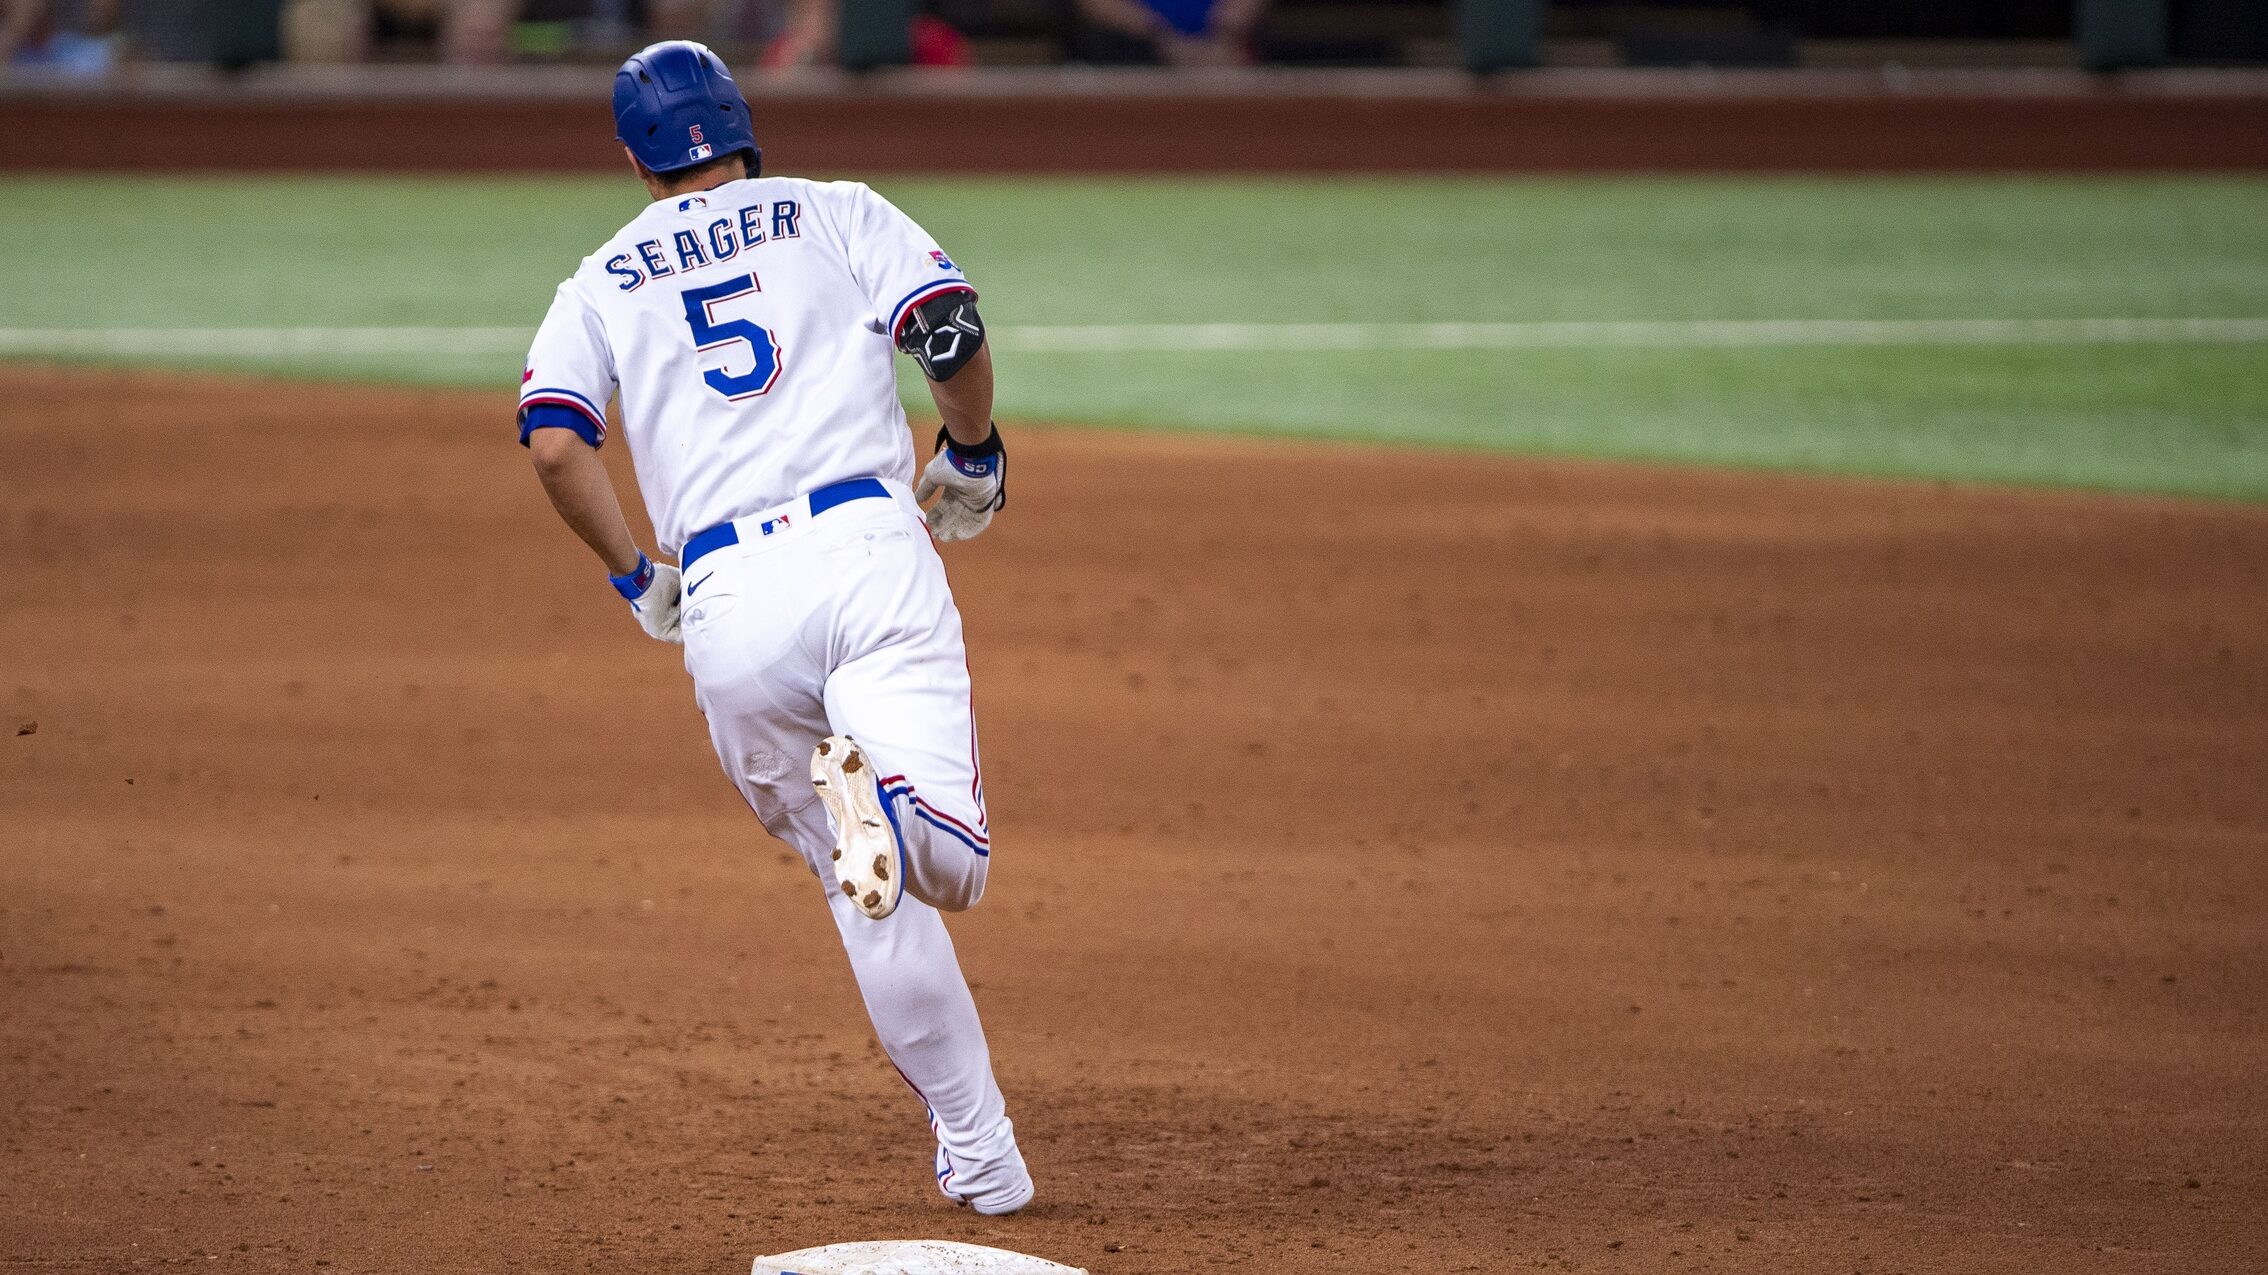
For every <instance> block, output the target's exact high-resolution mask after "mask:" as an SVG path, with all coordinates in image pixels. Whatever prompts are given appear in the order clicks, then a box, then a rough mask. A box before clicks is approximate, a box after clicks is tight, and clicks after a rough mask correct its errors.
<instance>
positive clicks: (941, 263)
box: [929, 252, 960, 270]
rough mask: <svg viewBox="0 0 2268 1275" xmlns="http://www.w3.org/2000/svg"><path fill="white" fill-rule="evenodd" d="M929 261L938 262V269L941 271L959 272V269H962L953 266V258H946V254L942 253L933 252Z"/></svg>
mask: <svg viewBox="0 0 2268 1275" xmlns="http://www.w3.org/2000/svg"><path fill="white" fill-rule="evenodd" d="M929 259H930V260H931V261H934V262H936V263H937V268H938V269H939V270H958V269H960V267H959V266H956V265H954V264H953V259H952V258H951V257H948V256H946V255H945V254H944V253H942V252H932V253H930V254H929Z"/></svg>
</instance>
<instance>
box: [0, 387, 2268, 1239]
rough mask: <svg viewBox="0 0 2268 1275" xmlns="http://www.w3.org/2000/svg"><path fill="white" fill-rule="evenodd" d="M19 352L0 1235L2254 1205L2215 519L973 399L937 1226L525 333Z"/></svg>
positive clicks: (1647, 1219)
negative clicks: (425, 385) (571, 447)
mask: <svg viewBox="0 0 2268 1275" xmlns="http://www.w3.org/2000/svg"><path fill="white" fill-rule="evenodd" d="M0 392H4V393H5V396H6V400H7V401H8V402H9V404H10V410H9V411H8V412H7V413H6V414H5V415H4V416H0V449H4V453H5V455H6V456H7V457H8V462H7V474H8V479H7V490H8V500H7V502H6V506H5V510H4V513H0V551H4V552H5V554H6V556H7V560H8V561H10V562H12V563H15V564H16V567H17V569H16V571H15V572H14V573H13V574H12V575H11V577H10V578H11V581H12V584H13V587H11V588H10V589H9V591H8V592H9V596H10V602H9V603H8V605H7V606H6V608H5V609H4V610H0V909H4V910H0V988H4V989H5V991H4V995H5V998H6V1005H7V1012H6V1014H5V1015H4V1016H0V1095H4V1097H0V1113H4V1119H5V1125H4V1128H5V1134H4V1136H0V1200H4V1201H5V1205H4V1206H0V1258H4V1259H5V1260H6V1262H7V1264H8V1265H9V1266H10V1267H12V1268H14V1269H20V1270H48V1269H54V1270H106V1271H109V1270H120V1271H122V1270H130V1269H142V1268H144V1267H156V1266H166V1265H181V1264H193V1265H194V1266H195V1267H196V1268H197V1269H199V1270H209V1271H236V1270H243V1271H309V1270H314V1269H316V1268H318V1267H325V1266H327V1269H330V1270H338V1271H358V1272H359V1271H370V1272H406V1271H452V1272H498V1271H510V1270H528V1271H545V1272H559V1271H584V1270H589V1271H609V1272H611V1271H623V1272H631V1271H662V1270H666V1271H672V1272H694V1271H713V1272H719V1273H723V1272H738V1271H741V1270H744V1269H746V1264H747V1261H748V1258H749V1256H750V1255H751V1254H754V1253H759V1252H776V1251H781V1250H786V1249H792V1248H795V1247H798V1246H802V1245H807V1244H814V1243H820V1242H826V1241H832V1240H842V1239H851V1238H863V1237H875V1236H892V1235H930V1236H937V1237H944V1238H958V1239H967V1240H973V1241H978V1242H986V1243H993V1244H1003V1245H1007V1246H1010V1247H1016V1248H1022V1249H1027V1250H1030V1251H1035V1252H1039V1253H1043V1254H1047V1255H1050V1256H1054V1257H1057V1258H1059V1259H1062V1260H1066V1261H1070V1262H1073V1263H1077V1264H1081V1265H1085V1266H1089V1267H1091V1268H1092V1269H1093V1270H1095V1271H1097V1272H1107V1273H1128V1275H1131V1273H1136V1272H1144V1273H1148V1272H1161V1271H1177V1270H1248V1271H1268V1272H1274V1271H1324V1270H1331V1271H1345V1270H1364V1271H1400V1270H1407V1271H1418V1272H1434V1271H1506V1270H1521V1269H1529V1268H1532V1267H1543V1268H1550V1269H1576V1270H1595V1271H1629V1272H1660V1271H1678V1270H1709V1269H1716V1270H1741V1271H1801V1272H1818V1271H1864V1272H1877V1271H1884V1272H1887V1271H1925V1270H1926V1271H1995V1270H2035V1271H2051V1270H2052V1271H2101V1272H2121V1273H2130V1272H2183V1273H2185V1275H2186V1273H2190V1272H2212V1271H2227V1272H2235V1271H2245V1270H2259V1269H2261V1268H2262V1266H2263V1264H2264V1263H2268V1241H2264V1239H2263V1228H2262V1226H2261V1218H2262V1216H2263V1203H2264V1200H2268V1169H2264V1166H2268V1124H2264V1120H2268V1117H2264V1116H2263V1112H2264V1111H2268V1101H2264V1100H2268V951H2264V950H2263V937H2262V935H2263V931H2262V929H2261V916H2262V914H2263V910H2264V907H2268V853H2264V852H2268V785H2264V784H2263V782H2262V772H2261V759H2262V758H2263V757H2264V756H2268V611H2264V609H2263V608H2262V607H2261V605H2260V599H2261V597H2262V588H2263V584H2264V581H2263V574H2264V573H2268V511H2263V510H2261V509H2257V508H2240V507H2227V506H2214V505H2206V504H2184V503H2177V502H2160V501H2151V500H2138V499H2136V500H2128V499H2109V498H2100V497H2088V496H2081V495H2066V494H2048V493H2028V494H2011V493H2006V492H1997V491H1970V490H1958V489H1944V488H1938V487H1932V486H1927V485H1903V484H1871V483H1856V482H1827V481H1811V480H1801V479H1794V478H1775V477H1756V476H1736V475H1725V474H1716V473H1708V472H1698V471H1662V470H1649V469H1644V468H1625V467H1606V466H1589V465H1578V464H1561V463H1538V462H1529V461H1516V460H1505V459H1489V458H1480V457H1470V456H1449V455H1405V454H1399V453H1396V452H1392V451H1385V450H1357V449H1341V448H1333V447H1324V446H1302V445H1290V444H1284V445H1266V444H1259V443H1245V442H1225V441H1201V440H1194V439H1178V438H1165V437H1143V436H1125V435H1101V434H1086V433H1077V432H1069V431H1054V430H1044V429H1038V428H1025V429H1019V430H1015V431H1014V432H1013V437H1014V445H1015V447H1016V449H1017V470H1016V483H1017V489H1016V500H1015V503H1014V505H1013V507H1012V508H1011V509H1010V511H1009V513H1008V514H1007V515H1006V516H1005V517H1004V519H1003V520H1002V521H1001V522H1000V523H999V524H998V525H997V527H996V528H995V531H994V532H993V534H991V535H988V536H987V537H986V538H985V539H983V540H982V541H979V542H977V543H975V544H973V545H969V546H965V547H955V548H953V549H952V550H951V551H950V552H949V554H948V560H949V562H950V564H951V566H952V568H953V570H954V573H955V578H956V584H957V587H958V590H959V592H960V594H961V597H962V601H963V605H964V608H965V610H966V612H967V617H968V622H969V627H970V631H971V638H972V654H973V656H974V662H975V670H976V674H977V684H978V688H979V689H978V701H979V711H980V715H981V717H982V720H983V724H984V732H985V751H986V760H987V763H988V765H987V772H988V778H989V780H990V783H989V785H988V788H989V792H990V796H991V799H992V803H993V814H994V817H995V829H996V833H997V837H998V843H999V846H1000V853H999V861H998V867H997V869H996V871H995V873H994V878H993V887H992V892H991V893H990V894H989V895H988V897H987V899H986V901H985V903H984V905H983V906H982V907H980V908H979V909H978V910H977V911H976V912H974V913H972V914H971V915H969V916H968V917H966V918H963V919H962V920H961V921H960V922H959V923H958V925H957V929H956V933H957V935H958V937H959V940H960V943H961V947H962V952H963V956H964V959H965V961H966V963H967V966H968V968H969V970H970V972H971V975H972V977H973V978H974V980H975V981H976V983H977V984H978V1000H979V1003H980V1005H981V1006H982V1008H983V1009H984V1012H985V1014H986V1016H987V1019H988V1021H989V1023H990V1025H991V1028H992V1031H993V1034H994V1044H995V1048H996V1051H997V1054H998V1057H999V1062H1000V1068H1001V1072H1002V1077H1003V1081H1004V1083H1005V1085H1006V1087H1007V1089H1008V1092H1009V1095H1010V1102H1011V1106H1012V1110H1013V1111H1014V1114H1015V1115H1016V1117H1017V1121H1018V1127H1019V1129H1020V1130H1021V1131H1022V1133H1023V1136H1024V1138H1025V1141H1026V1147H1027V1150H1028V1153H1029V1155H1030V1157H1031V1159H1032V1162H1033V1164H1034V1166H1035V1168H1036V1170H1037V1171H1038V1174H1039V1176H1040V1184H1041V1196H1040V1203H1039V1204H1038V1205H1037V1206H1036V1207H1035V1208H1034V1209H1033V1210H1031V1212H1030V1213H1029V1214H1028V1215H1027V1216H1025V1217H1022V1218H1017V1219H1009V1220H1001V1221H989V1220H985V1219H980V1218H976V1217H973V1216H971V1215H969V1214H967V1213H965V1212H959V1211H955V1210H953V1209H951V1208H949V1207H948V1206H947V1205H946V1204H945V1203H944V1202H943V1201H942V1200H940V1199H938V1198H937V1196H936V1195H935V1193H934V1191H933V1189H932V1188H931V1186H930V1184H929V1181H928V1163H929V1143H928V1140H927V1137H926V1134H925V1132H924V1130H923V1128H922V1124H921V1113H920V1110H919V1108H918V1107H917V1106H916V1105H915V1103H914V1101H913V1099H912V1098H910V1097H902V1096H901V1094H900V1092H899V1086H898V1082H897V1081H896V1080H895V1079H894V1078H893V1076H892V1075H891V1072H890V1069H889V1067H888V1066H887V1065H886V1064H885V1063H884V1061H883V1060H882V1059H881V1058H880V1057H879V1056H878V1055H877V1053H876V1051H875V1049H874V1048H873V1046H872V1045H871V1044H870V1043H869V1035H868V1031H867V1027H866V1025H865V1022H864V1020H863V1017H862V1015H861V1013H860V1011H859V1008H858V1004H857V1001H856V998H855V994H854V991H853V988H852V985H851V983H850V980H849V978H848V976H847V973H846V970H845V968H844V963H843V961H842V958H841V956H840V954H839V951H838V949H837V948H836V946H835V944H834V941H833V936H832V933H831V930H830V927H829V924H828V922H827V920H826V917H825V915H824V913H823V911H822V906H821V903H820V900H819V898H818V897H817V890H816V886H815V885H814V884H813V883H812V882H811V880H810V878H809V877H808V876H807V875H805V874H804V872H803V871H802V869H801V868H800V867H799V866H793V865H791V864H790V863H789V862H788V861H787V859H788V856H787V854H786V853H785V851H784V850H782V849H780V848H779V847H776V846H774V845H772V844H770V843H768V842H767V841H766V840H765V839H764V838H763V836H762V833H761V831H760V830H759V829H758V828H757V827H756V825H755V824H754V823H753V822H752V821H750V820H749V818H748V817H747V815H746V813H745V811H744V810H742V809H741V807H740V805H739V803H738V801H737V800H736V799H735V798H734V796H733V794H732V792H731V790H730V789H729V788H728V787H727V786H726V785H725V784H724V782H723V781H722V780H721V778H719V777H718V775H717V774H716V768H715V763H714V761H713V760H712V759H711V758H710V757H709V756H708V754H707V751H706V745H705V742H704V736H703V733H702V731H701V729H700V723H699V719H698V715H697V713H696V712H695V710H694V708H693V706H692V702H691V697H690V695H689V693H688V689H687V686H686V683H685V680H684V676H683V674H682V672H681V671H680V670H679V669H678V668H677V667H676V664H675V660H674V658H673V652H671V651H670V650H668V649H666V648H663V647H660V646H657V645H653V644H650V643H646V642H644V641H643V640H642V639H641V638H640V637H639V636H638V635H637V633H636V631H635V628H634V627H633V626H632V625H631V623H630V622H629V620H628V619H627V618H626V617H625V616H624V615H622V614H621V613H620V607H619V606H618V605H616V604H614V603H613V601H612V598H611V595H610V594H608V593H607V592H606V591H605V589H604V587H603V582H601V581H599V580H598V578H597V573H596V572H595V571H594V569H593V568H592V565H591V564H590V562H589V561H588V560H587V559H586V557H585V556H584V554H583V552H582V550H581V549H580V548H579V547H578V546H576V545H575V544H573V543H572V541H571V539H570V538H569V537H568V535H567V534H566V533H565V532H564V531H563V530H561V529H560V528H558V527H557V526H555V525H553V523H552V521H551V516H550V514H549V513H548V511H547V509H546V508H545V506H544V504H543V500H542V497H541V495H540V494H539V493H538V491H537V489H536V487H535V485H534V483H533V481H532V480H531V479H530V478H529V476H528V475H527V473H526V472H525V464H524V461H523V460H522V458H521V455H520V453H519V451H518V449H517V448H515V447H513V446H512V445H511V441H510V429H509V416H510V410H509V400H508V399H499V398H497V397H496V396H495V395H479V394H456V393H450V394H443V393H415V392H406V391H373V390H368V389H343V388H326V387H320V386H311V385H296V384H289V383H280V382H279V383H262V382H250V381H231V380H227V379H220V378H195V377H179V376H161V375H129V374H113V373H103V372H92V371H88V372H61V371H46V370H37V369H15V370H10V371H5V372H0ZM1129 458H1131V459H1133V460H1134V461H1136V462H1137V463H1138V464H1139V466H1140V467H1141V470H1142V472H1145V473H1148V474H1152V475H1155V476H1156V477H1157V479H1158V481H1157V482H1156V483H1155V485H1154V491H1155V492H1156V493H1157V494H1156V495H1155V496H1154V498H1145V499H1137V495H1136V493H1135V492H1133V491H1131V490H1128V489H1127V488H1126V487H1125V486H1124V485H1123V481H1122V476H1123V475H1124V474H1125V473H1126V472H1127V469H1126V468H1125V462H1126V461H1127V460H1128V459H1129ZM617 459H619V457H618V458H617ZM34 721H36V722H37V731H36V733H31V734H20V733H19V730H20V729H21V728H22V727H24V726H28V725H29V724H30V723H32V722H34ZM851 1094H871V1095H876V1096H882V1097H885V1098H886V1099H887V1100H889V1101H891V1102H894V1103H895V1106H894V1107H891V1108H890V1110H891V1111H892V1112H893V1116H894V1118H892V1119H890V1120H886V1121H873V1120H867V1119H861V1118H858V1117H857V1116H856V1115H855V1114H854V1113H855V1110H856V1105H855V1104H854V1102H853V1101H852V1099H851V1097H850V1096H848V1095H851Z"/></svg>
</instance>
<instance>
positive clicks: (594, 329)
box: [520, 281, 682, 642]
mask: <svg viewBox="0 0 2268 1275" xmlns="http://www.w3.org/2000/svg"><path fill="white" fill-rule="evenodd" d="M614 387H615V376H614V354H613V350H612V348H611V347H610V346H609V345H608V343H607V340H606V330H605V328H604V327H603V326H602V325H601V324H600V322H599V318H598V315H597V314H596V313H595V312H594V311H592V309H591V308H590V306H589V304H588V303H586V302H584V300H583V299H582V297H581V296H580V295H578V294H577V293H576V291H575V288H574V285H573V283H572V281H570V282H568V283H564V284H561V285H560V287H559V293H558V296H557V297H555V298H554V299H553V301H552V303H551V312H550V313H549V314H546V315H545V316H544V320H543V326H542V327H541V328H538V329H537V330H536V338H535V344H534V345H532V346H531V347H529V350H528V365H527V369H526V371H524V372H522V373H521V375H520V443H521V444H522V445H523V446H525V447H526V448H527V449H528V457H529V459H531V460H533V461H534V462H535V471H536V479H537V481H539V482H541V483H542V484H543V493H544V495H546V496H548V497H550V498H551V507H552V508H553V509H554V510H556V511H557V512H558V514H559V517H560V520H561V521H563V522H565V523H566V524H567V526H568V527H569V529H571V530H572V531H574V533H575V534H576V535H577V536H579V537H581V539H582V541H583V543H584V544H586V545H588V546H590V549H591V552H592V553H595V554H597V555H598V557H599V560H600V561H602V562H604V563H605V564H606V569H607V575H608V581H609V583H611V584H613V586H614V589H615V592H617V593H619V594H621V595H622V597H623V598H624V600H626V601H627V602H629V604H630V610H631V612H632V614H634V615H636V616H637V618H638V625H639V627H641V628H643V629H644V630H645V631H646V633H647V634H648V635H649V636H651V637H655V638H658V639H660V640H662V641H664V642H677V641H681V640H682V639H681V638H680V636H679V634H678V620H679V616H678V608H679V596H678V583H679V582H678V574H677V568H675V567H673V566H670V565H669V564H668V563H666V562H665V563H656V562H654V561H653V560H652V559H650V558H648V557H647V556H646V554H645V552H644V551H643V550H641V549H640V548H638V542H637V539H636V538H635V537H634V536H632V535H631V534H630V524H629V522H628V521H627V520H625V519H624V518H623V516H622V502H621V501H620V500H619V499H618V498H617V497H616V496H615V493H614V481H613V479H611V478H610V477H608V475H607V472H606V465H605V464H604V463H603V462H602V461H600V460H599V454H598V449H599V446H600V444H602V443H604V442H605V441H606V404H607V402H608V401H609V400H611V399H612V398H613V397H614Z"/></svg>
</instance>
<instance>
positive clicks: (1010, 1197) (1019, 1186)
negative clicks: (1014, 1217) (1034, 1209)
mask: <svg viewBox="0 0 2268 1275" xmlns="http://www.w3.org/2000/svg"><path fill="white" fill-rule="evenodd" d="M936 1165H937V1189H938V1190H939V1191H942V1192H944V1194H945V1198H946V1199H948V1200H951V1201H952V1202H953V1203H955V1204H958V1205H962V1206H963V1207H966V1208H971V1209H975V1210H976V1211H977V1212H979V1213H982V1214H984V1215H985V1216H986V1217H1006V1216H1007V1215H1008V1214H1010V1213H1014V1212H1015V1211H1016V1210H1018V1209H1021V1208H1023V1207H1024V1206H1025V1205H1027V1204H1030V1203H1031V1202H1032V1196H1033V1194H1034V1193H1035V1192H1034V1188H1033V1186H1032V1175H1031V1174H1029V1173H1026V1172H1025V1171H1024V1162H1023V1157H1021V1156H1018V1157H1017V1158H1016V1163H1015V1171H1016V1176H1015V1179H1014V1180H1013V1181H1011V1182H1009V1183H1008V1184H1007V1185H1006V1186H1001V1187H995V1188H993V1189H992V1190H989V1191H977V1192H964V1191H961V1190H958V1189H956V1188H958V1187H959V1186H960V1185H961V1183H960V1181H959V1180H958V1179H957V1177H956V1175H955V1174H954V1172H953V1161H952V1157H950V1156H948V1155H946V1153H945V1144H944V1143H942V1142H940V1143H938V1144H937V1160H936Z"/></svg>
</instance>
